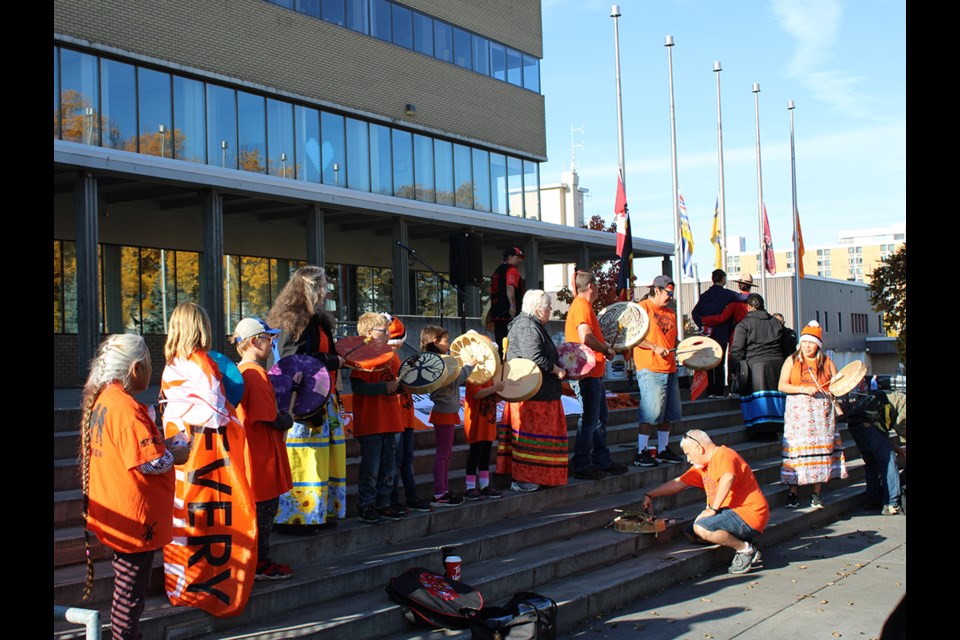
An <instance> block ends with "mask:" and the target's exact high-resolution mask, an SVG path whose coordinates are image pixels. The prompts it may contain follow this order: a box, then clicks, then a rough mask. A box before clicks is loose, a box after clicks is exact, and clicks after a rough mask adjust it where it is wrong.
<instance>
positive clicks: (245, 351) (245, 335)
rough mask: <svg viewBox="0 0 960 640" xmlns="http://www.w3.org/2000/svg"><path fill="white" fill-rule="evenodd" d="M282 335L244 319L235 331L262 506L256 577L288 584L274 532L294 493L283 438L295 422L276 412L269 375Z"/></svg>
mask: <svg viewBox="0 0 960 640" xmlns="http://www.w3.org/2000/svg"><path fill="white" fill-rule="evenodd" d="M278 333H280V330H279V329H271V328H270V327H268V326H267V323H266V322H264V321H263V320H260V319H258V318H244V319H243V320H241V321H240V322H238V323H237V328H236V329H234V331H233V341H234V342H235V343H236V345H237V353H239V354H240V364H239V365H238V368H239V369H240V373H241V375H242V376H243V398H241V399H240V404H239V405H237V417H238V418H240V420H241V421H242V422H243V428H244V429H246V433H247V443H248V444H249V447H250V461H251V469H250V470H251V478H250V488H251V489H252V490H253V498H254V500H256V502H257V573H256V576H255V578H254V579H255V580H283V579H285V578H289V577H290V576H292V575H293V569H291V568H290V567H289V566H288V565H285V564H279V563H275V562H271V561H270V530H271V529H272V527H273V519H274V518H275V517H276V516H277V510H278V509H279V507H280V496H281V495H283V494H284V493H286V492H287V491H289V490H290V489H291V488H293V477H292V475H291V473H290V460H289V459H288V458H287V448H286V443H285V441H284V436H285V435H286V432H287V430H288V429H290V427H292V426H293V417H292V416H291V415H290V414H289V413H287V412H285V411H277V397H276V394H275V393H274V391H273V385H272V384H271V383H270V379H269V378H267V372H266V370H264V368H263V366H262V365H261V363H262V362H266V361H267V357H268V356H269V355H270V351H271V349H272V346H273V340H274V337H275V336H276V335H277V334H278Z"/></svg>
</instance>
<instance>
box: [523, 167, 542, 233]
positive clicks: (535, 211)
mask: <svg viewBox="0 0 960 640" xmlns="http://www.w3.org/2000/svg"><path fill="white" fill-rule="evenodd" d="M523 192H524V193H523V213H524V216H525V217H526V218H531V219H533V220H539V219H540V165H538V164H537V163H536V162H530V161H529V160H524V161H523Z"/></svg>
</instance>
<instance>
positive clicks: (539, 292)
mask: <svg viewBox="0 0 960 640" xmlns="http://www.w3.org/2000/svg"><path fill="white" fill-rule="evenodd" d="M550 304H551V302H550V296H549V295H548V294H547V293H546V292H544V290H543V289H528V290H527V292H526V293H525V294H523V305H522V306H521V308H520V310H521V311H522V312H523V313H526V314H529V315H531V316H535V315H537V312H538V311H542V310H544V309H546V308H547V307H548V306H549V305H550Z"/></svg>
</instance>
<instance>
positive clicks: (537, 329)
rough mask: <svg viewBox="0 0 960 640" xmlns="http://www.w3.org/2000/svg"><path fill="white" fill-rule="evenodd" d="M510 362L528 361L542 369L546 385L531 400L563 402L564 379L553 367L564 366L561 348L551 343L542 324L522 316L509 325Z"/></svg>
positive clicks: (542, 385)
mask: <svg viewBox="0 0 960 640" xmlns="http://www.w3.org/2000/svg"><path fill="white" fill-rule="evenodd" d="M507 331H508V333H507V341H508V342H507V360H511V359H513V358H526V359H527V360H533V362H534V363H535V364H536V365H537V366H538V367H540V372H541V373H542V374H543V384H541V385H540V391H538V392H537V395H535V396H533V397H532V398H530V399H531V400H559V399H560V395H561V392H562V389H561V386H560V378H558V377H557V375H556V374H555V373H553V367H554V366H555V365H556V364H557V363H559V362H560V356H559V355H558V354H557V346H556V345H555V344H554V343H553V340H551V339H550V336H549V335H548V334H547V330H546V329H544V328H543V325H542V324H540V321H539V320H537V319H536V318H534V317H533V316H531V315H528V314H526V313H521V314H520V315H518V316H517V317H516V318H514V319H513V320H511V321H510V324H509V325H507Z"/></svg>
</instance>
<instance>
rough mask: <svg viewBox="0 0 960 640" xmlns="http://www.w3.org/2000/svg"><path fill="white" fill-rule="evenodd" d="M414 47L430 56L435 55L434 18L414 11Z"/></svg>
mask: <svg viewBox="0 0 960 640" xmlns="http://www.w3.org/2000/svg"><path fill="white" fill-rule="evenodd" d="M413 48H414V50H416V51H419V52H420V53H422V54H424V55H428V56H432V55H433V18H431V17H430V16H425V15H423V14H422V13H420V12H418V11H414V12H413Z"/></svg>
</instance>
